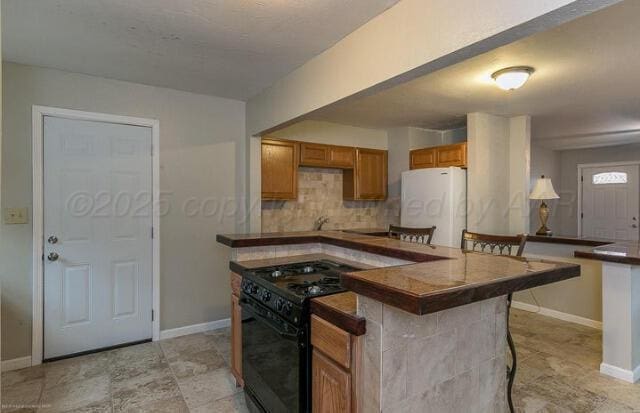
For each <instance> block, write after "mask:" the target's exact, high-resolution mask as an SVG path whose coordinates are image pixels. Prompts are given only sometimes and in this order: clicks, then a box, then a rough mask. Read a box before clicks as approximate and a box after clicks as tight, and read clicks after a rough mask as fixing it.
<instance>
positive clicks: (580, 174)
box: [576, 160, 640, 238]
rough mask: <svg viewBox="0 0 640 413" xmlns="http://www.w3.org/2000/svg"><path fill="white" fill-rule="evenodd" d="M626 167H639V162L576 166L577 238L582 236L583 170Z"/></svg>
mask: <svg viewBox="0 0 640 413" xmlns="http://www.w3.org/2000/svg"><path fill="white" fill-rule="evenodd" d="M628 165H640V160H639V161H620V162H602V163H579V164H578V210H577V214H576V215H577V219H578V238H580V237H581V236H582V215H581V214H582V174H583V171H582V170H583V169H585V168H598V167H601V166H602V167H607V166H628Z"/></svg>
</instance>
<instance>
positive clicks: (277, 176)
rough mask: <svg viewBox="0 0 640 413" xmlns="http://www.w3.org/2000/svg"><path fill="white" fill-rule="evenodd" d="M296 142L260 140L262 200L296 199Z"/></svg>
mask: <svg viewBox="0 0 640 413" xmlns="http://www.w3.org/2000/svg"><path fill="white" fill-rule="evenodd" d="M299 147H300V144H299V143H298V142H293V141H284V140H277V139H262V199H265V200H270V199H297V198H298V161H299V156H300V155H299Z"/></svg>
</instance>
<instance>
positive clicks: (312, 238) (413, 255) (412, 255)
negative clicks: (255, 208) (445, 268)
mask: <svg viewBox="0 0 640 413" xmlns="http://www.w3.org/2000/svg"><path fill="white" fill-rule="evenodd" d="M216 241H217V242H219V243H221V244H223V245H226V246H228V247H231V248H245V247H270V246H276V245H292V244H314V243H322V244H330V245H335V246H336V247H343V248H348V249H354V250H358V251H364V252H369V253H371V254H378V255H384V256H386V257H391V258H398V259H401V260H406V261H412V262H427V261H437V260H446V259H449V258H448V257H440V256H437V255H429V254H425V253H420V252H415V251H405V250H401V249H396V248H389V247H383V246H380V245H372V244H367V243H363V242H358V241H355V240H346V239H339V238H332V237H326V236H323V235H300V236H287V237H267V238H243V239H232V238H229V237H227V236H225V235H223V234H218V235H216Z"/></svg>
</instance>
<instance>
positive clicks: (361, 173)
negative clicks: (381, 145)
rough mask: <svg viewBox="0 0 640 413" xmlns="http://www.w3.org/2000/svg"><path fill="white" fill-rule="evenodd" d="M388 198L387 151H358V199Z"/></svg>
mask: <svg viewBox="0 0 640 413" xmlns="http://www.w3.org/2000/svg"><path fill="white" fill-rule="evenodd" d="M386 197H387V151H380V150H375V149H360V148H358V149H357V150H356V198H357V199H372V200H378V199H385V198H386Z"/></svg>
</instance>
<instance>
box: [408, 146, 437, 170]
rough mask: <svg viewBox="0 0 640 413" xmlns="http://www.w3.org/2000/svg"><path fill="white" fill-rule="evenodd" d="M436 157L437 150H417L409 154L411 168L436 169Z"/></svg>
mask: <svg viewBox="0 0 640 413" xmlns="http://www.w3.org/2000/svg"><path fill="white" fill-rule="evenodd" d="M436 156H437V155H436V149H435V148H424V149H415V150H413V151H411V152H409V168H410V169H420V168H435V166H436Z"/></svg>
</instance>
